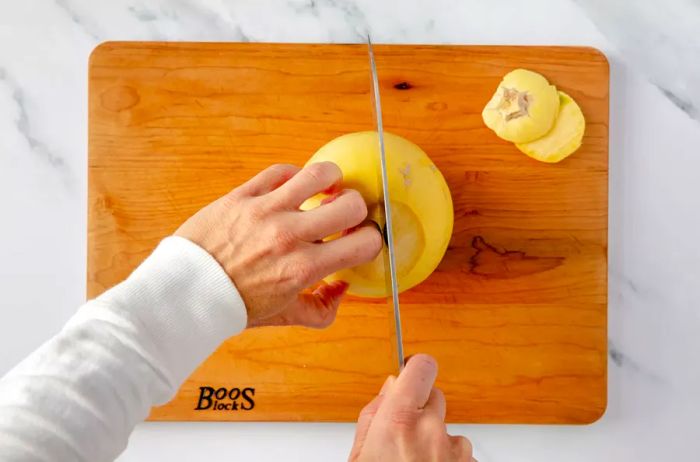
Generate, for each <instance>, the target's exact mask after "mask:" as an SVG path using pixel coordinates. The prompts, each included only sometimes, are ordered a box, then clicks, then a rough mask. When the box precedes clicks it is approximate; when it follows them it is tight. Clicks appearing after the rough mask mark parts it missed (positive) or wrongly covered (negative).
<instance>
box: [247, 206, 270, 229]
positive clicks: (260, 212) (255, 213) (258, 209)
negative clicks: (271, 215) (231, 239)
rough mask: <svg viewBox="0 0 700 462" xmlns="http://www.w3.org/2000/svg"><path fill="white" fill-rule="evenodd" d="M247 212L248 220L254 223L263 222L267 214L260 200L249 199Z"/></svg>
mask: <svg viewBox="0 0 700 462" xmlns="http://www.w3.org/2000/svg"><path fill="white" fill-rule="evenodd" d="M246 213H247V215H248V220H250V222H251V223H253V224H258V223H260V222H262V221H263V220H264V219H265V217H266V216H267V212H266V210H265V208H264V207H263V206H262V204H261V203H260V201H259V200H250V201H247V204H246Z"/></svg>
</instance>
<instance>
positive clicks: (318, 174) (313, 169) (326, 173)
mask: <svg viewBox="0 0 700 462" xmlns="http://www.w3.org/2000/svg"><path fill="white" fill-rule="evenodd" d="M304 171H305V172H306V174H307V175H308V176H309V177H310V178H311V179H312V180H313V181H314V182H316V183H318V184H321V185H326V184H328V183H332V182H333V181H335V180H336V178H338V177H339V176H342V174H341V173H340V168H339V167H338V166H337V165H335V164H334V163H333V162H327V161H324V162H317V163H314V164H311V165H309V166H308V167H306V168H305V169H304Z"/></svg>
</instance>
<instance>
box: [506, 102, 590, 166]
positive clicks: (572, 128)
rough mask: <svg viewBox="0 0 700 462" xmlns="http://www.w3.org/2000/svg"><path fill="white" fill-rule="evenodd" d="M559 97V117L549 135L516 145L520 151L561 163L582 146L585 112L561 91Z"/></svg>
mask: <svg viewBox="0 0 700 462" xmlns="http://www.w3.org/2000/svg"><path fill="white" fill-rule="evenodd" d="M559 97H560V100H561V101H560V103H559V115H558V116H557V119H556V120H555V121H554V127H552V129H551V130H550V131H549V133H547V134H546V135H545V136H543V137H542V138H538V139H536V140H535V141H531V142H529V143H521V144H516V146H517V148H518V149H520V150H521V151H522V152H524V153H525V154H527V155H528V156H530V157H532V158H533V159H537V160H539V161H542V162H550V163H553V162H559V161H560V160H562V159H564V158H566V157H568V156H570V155H571V154H573V152H574V151H576V150H577V149H578V148H579V147H580V146H581V140H582V139H583V132H584V131H585V130H586V120H585V119H584V117H583V112H581V108H580V107H579V106H578V104H576V101H574V100H573V99H572V98H571V96H569V95H567V94H566V93H564V92H563V91H560V92H559Z"/></svg>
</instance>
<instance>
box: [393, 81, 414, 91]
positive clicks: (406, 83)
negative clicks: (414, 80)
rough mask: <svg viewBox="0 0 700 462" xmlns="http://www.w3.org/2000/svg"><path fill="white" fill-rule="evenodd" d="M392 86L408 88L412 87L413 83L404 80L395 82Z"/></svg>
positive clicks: (399, 88)
mask: <svg viewBox="0 0 700 462" xmlns="http://www.w3.org/2000/svg"><path fill="white" fill-rule="evenodd" d="M394 88H396V89H397V90H410V89H411V88H413V85H411V84H410V83H408V82H406V81H404V82H399V83H397V84H395V85H394Z"/></svg>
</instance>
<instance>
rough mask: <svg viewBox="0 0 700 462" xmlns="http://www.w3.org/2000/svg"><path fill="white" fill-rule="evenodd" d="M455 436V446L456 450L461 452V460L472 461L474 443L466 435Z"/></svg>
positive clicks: (458, 452)
mask: <svg viewBox="0 0 700 462" xmlns="http://www.w3.org/2000/svg"><path fill="white" fill-rule="evenodd" d="M452 438H453V440H452V441H453V445H454V447H455V452H456V453H457V454H459V457H460V459H459V460H460V461H466V462H471V460H472V454H473V448H472V443H471V441H469V440H468V439H467V438H465V437H464V436H457V437H452Z"/></svg>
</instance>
